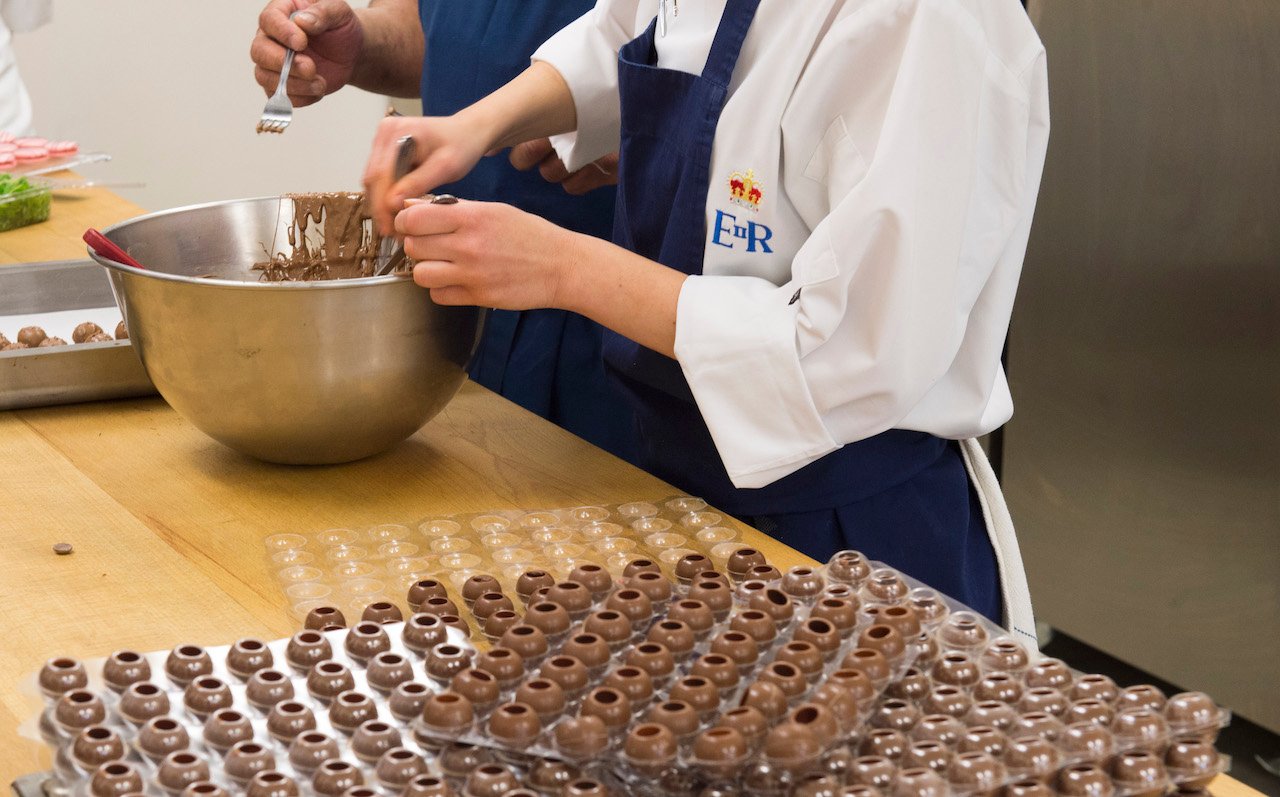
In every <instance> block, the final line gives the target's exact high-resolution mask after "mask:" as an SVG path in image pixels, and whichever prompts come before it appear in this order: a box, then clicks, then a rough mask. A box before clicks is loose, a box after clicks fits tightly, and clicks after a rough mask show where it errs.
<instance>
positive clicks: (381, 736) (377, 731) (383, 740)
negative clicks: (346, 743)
mask: <svg viewBox="0 0 1280 797" xmlns="http://www.w3.org/2000/svg"><path fill="white" fill-rule="evenodd" d="M399 746H400V731H398V730H396V729H395V728H393V727H391V726H390V725H388V724H387V723H385V722H383V721H382V720H378V719H371V720H366V721H365V722H363V723H361V724H360V727H358V728H356V730H355V733H353V734H351V752H353V753H355V754H356V758H358V759H360V761H361V762H363V763H365V764H369V765H372V764H374V763H376V762H377V760H378V759H379V758H382V754H383V753H385V752H387V751H388V750H391V749H394V748H396V747H399Z"/></svg>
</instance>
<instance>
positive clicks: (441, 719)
mask: <svg viewBox="0 0 1280 797" xmlns="http://www.w3.org/2000/svg"><path fill="white" fill-rule="evenodd" d="M474 720H475V711H474V709H473V708H472V706H471V701H469V700H467V699H466V698H465V697H463V696H461V695H459V694H456V693H454V692H440V693H437V694H434V695H432V696H431V697H429V698H427V702H426V705H425V706H423V709H422V721H423V724H425V725H426V726H427V727H428V728H430V729H431V730H432V731H435V732H436V733H439V734H442V735H445V736H456V735H461V734H462V733H465V732H466V731H467V730H470V728H471V723H472V722H473V721H474Z"/></svg>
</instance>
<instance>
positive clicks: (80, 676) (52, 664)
mask: <svg viewBox="0 0 1280 797" xmlns="http://www.w3.org/2000/svg"><path fill="white" fill-rule="evenodd" d="M38 680H39V683H40V691H41V692H43V693H44V696H45V697H48V698H57V697H60V696H62V695H63V694H64V693H66V692H70V691H72V690H73V689H84V688H85V687H86V686H88V685H89V673H88V672H87V671H86V670H85V668H84V665H83V664H81V663H80V662H79V661H78V660H76V659H69V658H57V659H49V660H48V661H46V662H45V663H44V666H43V667H42V668H40V675H39V678H38Z"/></svg>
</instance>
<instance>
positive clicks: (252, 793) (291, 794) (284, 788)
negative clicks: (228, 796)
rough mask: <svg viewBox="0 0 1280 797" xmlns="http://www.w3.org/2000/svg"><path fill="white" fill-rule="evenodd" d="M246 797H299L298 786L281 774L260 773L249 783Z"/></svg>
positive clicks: (291, 779)
mask: <svg viewBox="0 0 1280 797" xmlns="http://www.w3.org/2000/svg"><path fill="white" fill-rule="evenodd" d="M245 795H246V797H298V784H297V782H296V781H294V779H293V778H291V777H289V776H288V775H285V774H284V773H281V772H276V771H274V770H268V771H265V772H259V773H258V774H256V775H254V776H253V778H252V780H250V781H249V787H248V789H246V790H245Z"/></svg>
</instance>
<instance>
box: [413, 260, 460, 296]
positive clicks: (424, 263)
mask: <svg viewBox="0 0 1280 797" xmlns="http://www.w3.org/2000/svg"><path fill="white" fill-rule="evenodd" d="M460 276H461V273H460V271H459V269H458V267H457V266H455V265H454V264H453V263H450V262H448V261H444V260H419V261H418V262H416V263H414V265H413V281H414V282H415V283H417V284H418V285H420V286H421V287H423V288H431V289H434V288H444V287H448V286H454V285H457V284H458V281H459V278H460Z"/></svg>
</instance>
